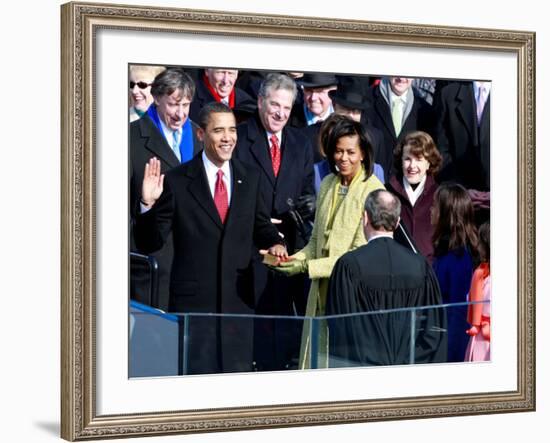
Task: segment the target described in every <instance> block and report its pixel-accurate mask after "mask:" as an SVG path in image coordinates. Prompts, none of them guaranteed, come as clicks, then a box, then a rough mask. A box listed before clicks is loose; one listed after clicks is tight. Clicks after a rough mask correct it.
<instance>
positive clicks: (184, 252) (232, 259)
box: [135, 103, 286, 374]
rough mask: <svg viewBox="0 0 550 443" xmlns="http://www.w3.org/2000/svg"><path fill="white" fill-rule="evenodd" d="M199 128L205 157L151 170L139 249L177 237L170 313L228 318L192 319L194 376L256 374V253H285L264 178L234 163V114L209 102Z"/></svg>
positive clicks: (143, 195) (145, 184)
mask: <svg viewBox="0 0 550 443" xmlns="http://www.w3.org/2000/svg"><path fill="white" fill-rule="evenodd" d="M199 125H200V128H199V131H198V136H199V138H200V139H201V140H202V141H203V144H204V151H203V152H202V153H200V154H198V155H197V156H195V157H194V158H193V160H191V161H190V162H188V163H187V164H184V165H181V166H178V167H176V168H174V169H171V170H170V171H168V172H167V173H166V174H165V175H162V174H161V173H160V166H159V161H158V160H156V159H153V160H151V161H150V162H149V163H148V164H147V166H146V169H145V174H144V181H143V186H142V192H141V204H140V214H139V215H138V217H137V218H136V227H135V233H136V242H137V245H138V248H140V250H142V251H144V252H149V251H154V250H156V249H158V248H160V247H162V245H163V243H164V242H165V241H166V239H167V237H168V234H169V233H170V232H172V233H173V236H172V238H173V243H174V251H175V252H174V260H173V264H172V273H171V281H170V303H169V307H170V311H171V312H176V313H184V314H197V313H203V314H225V315H226V316H225V317H220V316H197V315H195V316H193V315H191V316H190V317H188V319H186V321H189V323H188V328H187V329H188V331H189V336H188V337H189V343H188V344H189V348H188V356H189V357H188V361H189V367H188V372H189V373H201V374H204V373H219V372H236V371H238V372H244V371H251V370H253V360H252V320H251V319H250V318H246V317H241V316H240V315H241V314H251V313H253V312H254V311H253V310H254V299H253V291H252V281H251V276H250V273H249V269H250V267H249V264H250V260H251V257H252V252H253V249H254V248H262V249H268V250H269V252H270V253H271V254H272V255H275V256H277V257H280V258H284V257H286V249H285V247H284V246H283V245H282V244H281V243H282V241H281V237H280V236H279V233H278V231H277V229H276V228H275V226H274V225H273V224H272V223H271V222H270V220H269V214H268V212H267V211H266V209H265V206H264V203H263V200H262V198H261V194H260V192H259V190H260V184H259V181H260V177H259V174H258V172H257V171H255V170H254V169H252V168H249V167H247V166H245V165H244V164H243V163H241V162H240V161H238V160H236V159H232V158H231V157H232V153H233V150H234V148H235V144H236V141H237V129H236V123H235V117H234V115H233V113H232V112H231V110H230V109H229V108H228V107H227V106H226V105H224V104H222V103H210V104H208V105H206V106H205V107H204V108H203V110H202V111H201V114H200V116H199ZM231 314H236V315H237V316H233V317H231ZM228 315H229V316H228Z"/></svg>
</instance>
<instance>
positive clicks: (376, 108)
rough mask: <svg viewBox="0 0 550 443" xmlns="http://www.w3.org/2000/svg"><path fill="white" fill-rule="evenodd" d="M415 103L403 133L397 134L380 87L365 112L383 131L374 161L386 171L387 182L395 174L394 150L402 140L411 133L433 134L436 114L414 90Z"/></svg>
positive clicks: (374, 124) (375, 90)
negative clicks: (379, 147) (381, 140)
mask: <svg viewBox="0 0 550 443" xmlns="http://www.w3.org/2000/svg"><path fill="white" fill-rule="evenodd" d="M413 93H414V103H413V106H412V109H411V112H410V114H409V115H408V117H407V119H406V120H405V122H404V123H403V127H402V128H401V132H400V133H399V134H396V133H395V128H394V127H393V121H392V118H391V108H390V106H389V105H388V103H387V102H386V100H385V99H384V97H383V96H382V94H381V92H380V87H378V86H377V87H375V88H373V89H372V90H371V94H372V96H371V97H370V102H371V103H372V106H369V108H368V109H367V110H366V111H365V112H366V117H367V119H368V121H369V123H370V124H372V125H373V126H374V127H376V128H378V129H379V130H380V131H382V137H383V142H382V145H381V149H379V150H378V152H377V153H376V155H375V158H374V161H375V162H376V163H378V164H380V165H381V166H382V168H383V169H384V177H385V179H386V182H387V181H388V180H389V179H390V177H391V175H392V174H393V172H394V171H393V150H394V148H395V146H396V145H397V142H398V140H399V139H400V138H402V137H404V136H405V134H407V133H408V132H410V131H416V130H420V131H425V132H428V133H429V134H430V135H432V134H433V127H434V119H435V117H434V114H433V111H432V107H431V106H430V105H429V104H428V103H427V102H426V101H425V100H424V99H422V98H421V97H420V96H419V95H418V94H417V93H416V91H415V90H414V89H413Z"/></svg>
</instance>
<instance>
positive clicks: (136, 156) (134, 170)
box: [130, 115, 202, 310]
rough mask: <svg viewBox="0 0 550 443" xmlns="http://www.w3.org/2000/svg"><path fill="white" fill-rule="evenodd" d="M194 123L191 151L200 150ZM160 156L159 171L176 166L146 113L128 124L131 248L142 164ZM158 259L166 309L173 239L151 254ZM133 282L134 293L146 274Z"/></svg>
mask: <svg viewBox="0 0 550 443" xmlns="http://www.w3.org/2000/svg"><path fill="white" fill-rule="evenodd" d="M191 124H192V125H193V154H194V155H195V154H197V153H198V152H200V151H201V150H202V142H200V141H199V139H198V138H197V125H195V124H194V123H193V122H191ZM152 157H156V158H158V159H159V160H160V166H161V173H162V174H165V173H166V172H167V171H168V170H170V169H172V168H175V167H176V166H179V164H180V162H179V160H178V158H177V157H176V155H175V154H174V151H172V148H171V147H170V146H169V145H168V142H167V141H166V138H165V137H164V135H163V134H162V133H161V132H160V131H159V130H158V128H157V127H156V126H155V124H154V123H153V122H152V121H151V119H150V118H149V117H147V116H146V115H145V116H144V117H142V118H140V119H139V120H136V121H135V122H132V123H131V124H130V217H131V224H130V249H131V250H132V251H135V250H136V246H135V239H134V235H133V221H134V220H135V217H136V214H137V213H139V199H140V197H141V183H142V181H143V171H144V168H145V164H146V163H147V162H148V161H149V160H150V159H151V158H152ZM151 255H153V256H154V257H155V258H156V259H157V262H158V278H159V303H158V306H155V307H158V308H160V309H163V310H167V309H168V289H169V282H170V267H171V266H172V257H173V251H172V242H171V241H168V242H167V243H166V245H165V246H164V247H163V248H162V249H160V250H159V251H157V252H155V253H153V254H151ZM132 283H134V285H133V286H134V287H133V288H132V289H133V292H134V293H135V294H132V295H133V296H134V295H135V296H138V294H140V293H141V292H143V286H147V284H148V281H147V276H143V275H132Z"/></svg>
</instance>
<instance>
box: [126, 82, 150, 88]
mask: <svg viewBox="0 0 550 443" xmlns="http://www.w3.org/2000/svg"><path fill="white" fill-rule="evenodd" d="M136 85H137V87H138V88H139V89H145V88H148V87H149V86H151V85H152V83H145V82H130V89H134V86H136Z"/></svg>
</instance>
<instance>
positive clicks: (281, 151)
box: [235, 73, 315, 370]
mask: <svg viewBox="0 0 550 443" xmlns="http://www.w3.org/2000/svg"><path fill="white" fill-rule="evenodd" d="M296 94H297V86H296V83H295V82H294V80H293V79H291V78H290V77H289V76H287V75H284V74H279V73H271V74H268V75H267V76H266V78H265V79H264V81H263V82H262V84H261V86H260V90H259V93H258V112H257V113H256V115H255V116H254V117H252V118H250V119H248V120H247V121H246V122H244V123H241V124H240V125H239V126H238V128H237V132H238V142H237V148H236V150H235V155H236V157H237V158H238V159H239V160H242V161H243V162H244V163H246V164H248V165H250V166H252V167H254V168H255V169H256V170H257V171H258V172H259V173H260V183H259V184H260V194H261V198H262V200H263V201H264V203H265V205H266V207H267V209H268V211H269V213H270V216H271V218H272V220H273V221H274V222H275V223H276V226H277V229H278V230H279V231H280V232H281V234H282V235H283V237H284V239H285V242H286V245H287V248H288V250H289V252H295V251H296V250H299V249H301V248H303V247H304V246H305V245H306V244H307V241H308V240H309V234H310V231H311V228H310V226H311V225H312V224H313V223H312V222H313V216H314V209H315V196H314V193H315V190H314V185H313V177H314V171H313V155H312V149H311V145H310V141H309V140H308V139H307V138H306V137H305V136H304V135H303V134H302V133H301V132H300V131H299V130H298V129H296V128H292V127H289V126H287V122H288V120H289V117H290V113H291V110H292V106H293V103H294V100H295V98H296ZM253 273H254V290H255V293H256V300H257V304H256V313H257V314H260V315H279V316H281V315H282V316H292V315H296V314H298V315H304V312H305V294H306V291H305V290H304V277H303V276H296V277H293V278H287V277H284V276H281V275H280V274H277V273H276V272H274V271H271V270H269V269H268V268H267V267H266V266H265V265H264V264H262V263H261V259H260V257H259V256H258V255H256V257H255V260H254V264H253ZM296 326H300V327H301V325H299V322H298V321H296V320H273V319H259V320H258V321H257V327H256V346H255V347H256V364H257V369H258V370H276V369H286V368H288V367H290V365H291V363H292V359H293V357H297V352H298V346H299V336H300V334H299V333H296V332H295V327H296ZM293 343H294V345H293ZM293 354H295V355H293Z"/></svg>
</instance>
